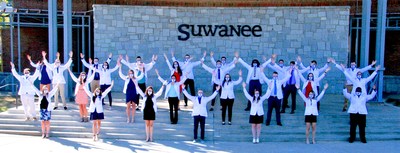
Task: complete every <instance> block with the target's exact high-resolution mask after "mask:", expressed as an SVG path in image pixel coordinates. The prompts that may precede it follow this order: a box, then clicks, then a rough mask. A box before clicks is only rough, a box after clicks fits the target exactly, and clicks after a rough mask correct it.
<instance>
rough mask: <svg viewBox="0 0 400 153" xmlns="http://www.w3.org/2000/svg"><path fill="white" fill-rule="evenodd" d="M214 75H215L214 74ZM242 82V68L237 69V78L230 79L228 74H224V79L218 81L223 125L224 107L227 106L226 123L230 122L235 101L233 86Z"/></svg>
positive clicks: (223, 122) (223, 123)
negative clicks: (234, 79)
mask: <svg viewBox="0 0 400 153" xmlns="http://www.w3.org/2000/svg"><path fill="white" fill-rule="evenodd" d="M214 77H215V76H214ZM240 82H242V70H240V71H239V79H238V80H236V81H232V79H231V75H230V74H225V79H224V81H222V83H220V86H221V90H222V91H221V97H220V100H221V106H222V125H225V117H226V107H228V124H229V125H231V124H232V107H233V102H234V101H235V94H234V91H233V87H234V86H235V85H238V84H240Z"/></svg>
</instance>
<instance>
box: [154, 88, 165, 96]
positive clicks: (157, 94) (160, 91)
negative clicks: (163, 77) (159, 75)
mask: <svg viewBox="0 0 400 153" xmlns="http://www.w3.org/2000/svg"><path fill="white" fill-rule="evenodd" d="M163 90H164V85H162V86H161V88H160V90H158V92H157V93H155V94H154V96H155V97H156V98H158V97H160V96H161V95H162V92H163Z"/></svg>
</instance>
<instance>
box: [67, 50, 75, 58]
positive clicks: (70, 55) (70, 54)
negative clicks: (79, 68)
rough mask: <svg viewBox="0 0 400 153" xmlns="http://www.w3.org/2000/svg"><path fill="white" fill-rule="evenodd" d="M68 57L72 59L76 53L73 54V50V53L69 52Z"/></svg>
mask: <svg viewBox="0 0 400 153" xmlns="http://www.w3.org/2000/svg"><path fill="white" fill-rule="evenodd" d="M68 55H69V57H70V58H72V55H74V52H72V50H71V51H69V54H68Z"/></svg>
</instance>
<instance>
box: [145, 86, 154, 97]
mask: <svg viewBox="0 0 400 153" xmlns="http://www.w3.org/2000/svg"><path fill="white" fill-rule="evenodd" d="M149 89H151V90H153V92H152V93H151V94H150V95H149ZM144 94H145V96H147V97H148V98H153V96H154V89H153V87H152V86H149V87H147V88H146V91H145V92H144Z"/></svg>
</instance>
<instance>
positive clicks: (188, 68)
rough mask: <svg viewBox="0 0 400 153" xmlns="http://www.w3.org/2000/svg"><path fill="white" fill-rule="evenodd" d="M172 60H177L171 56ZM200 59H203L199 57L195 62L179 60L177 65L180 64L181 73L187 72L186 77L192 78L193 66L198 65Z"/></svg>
mask: <svg viewBox="0 0 400 153" xmlns="http://www.w3.org/2000/svg"><path fill="white" fill-rule="evenodd" d="M172 61H177V60H176V58H175V57H172ZM201 61H204V58H201V60H200V61H197V62H190V61H185V62H179V61H178V63H179V66H181V69H182V74H188V76H187V78H188V79H194V74H193V68H194V67H195V66H198V65H200V64H201Z"/></svg>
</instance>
